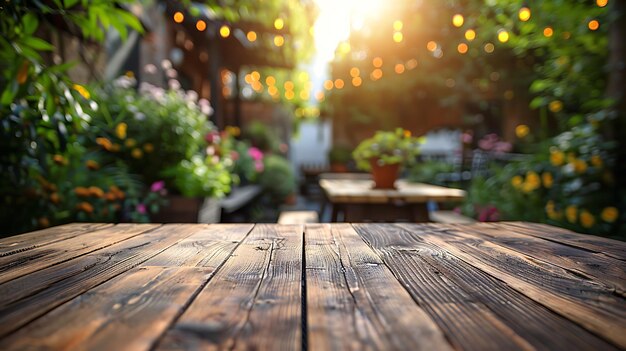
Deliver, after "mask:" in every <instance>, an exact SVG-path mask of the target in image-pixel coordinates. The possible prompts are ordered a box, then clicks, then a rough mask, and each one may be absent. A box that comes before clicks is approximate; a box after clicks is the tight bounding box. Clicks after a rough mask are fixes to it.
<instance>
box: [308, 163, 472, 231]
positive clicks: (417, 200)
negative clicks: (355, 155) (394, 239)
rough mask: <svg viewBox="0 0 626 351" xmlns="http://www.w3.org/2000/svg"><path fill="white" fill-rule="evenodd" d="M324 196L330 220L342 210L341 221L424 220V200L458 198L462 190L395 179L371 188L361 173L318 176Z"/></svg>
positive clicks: (461, 197)
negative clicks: (386, 186) (393, 186)
mask: <svg viewBox="0 0 626 351" xmlns="http://www.w3.org/2000/svg"><path fill="white" fill-rule="evenodd" d="M319 183H320V187H321V188H322V190H323V191H324V196H325V198H326V200H327V201H328V202H330V204H331V205H332V215H331V222H337V221H338V219H339V214H340V213H341V214H343V221H344V222H364V221H374V222H394V221H398V220H404V221H410V222H428V221H429V218H428V207H427V205H428V202H429V201H434V202H458V201H462V200H463V199H464V198H465V191H464V190H461V189H454V188H447V187H443V186H437V185H431V184H424V183H412V182H408V181H406V180H397V181H396V189H374V181H373V180H371V179H370V178H364V177H363V176H362V175H358V176H357V175H356V174H354V176H351V175H350V174H348V175H345V174H344V175H343V176H342V177H338V178H335V177H333V176H328V175H327V176H326V177H322V179H320V181H319Z"/></svg>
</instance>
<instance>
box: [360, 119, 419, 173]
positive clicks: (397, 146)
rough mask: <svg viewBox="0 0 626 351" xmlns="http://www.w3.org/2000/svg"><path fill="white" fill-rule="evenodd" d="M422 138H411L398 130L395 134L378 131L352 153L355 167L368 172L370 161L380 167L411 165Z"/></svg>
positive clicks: (402, 130) (405, 132)
mask: <svg viewBox="0 0 626 351" xmlns="http://www.w3.org/2000/svg"><path fill="white" fill-rule="evenodd" d="M423 142H424V139H423V138H415V137H412V136H411V133H410V132H409V131H406V130H404V129H401V128H398V129H396V131H395V132H384V131H378V132H376V134H374V136H373V137H371V138H369V139H365V140H363V141H362V142H361V143H360V144H359V145H358V146H357V147H356V149H355V150H354V152H353V153H352V157H354V160H355V161H356V163H357V167H358V168H360V169H363V170H366V171H367V170H370V169H371V166H370V161H375V162H378V163H379V164H380V165H389V164H396V163H412V162H414V161H415V159H416V157H417V155H419V151H420V149H419V147H420V144H422V143H423Z"/></svg>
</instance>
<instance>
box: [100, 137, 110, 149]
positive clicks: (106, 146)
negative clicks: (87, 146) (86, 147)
mask: <svg viewBox="0 0 626 351" xmlns="http://www.w3.org/2000/svg"><path fill="white" fill-rule="evenodd" d="M96 144H98V145H100V146H102V147H103V148H104V149H105V150H107V151H111V147H112V146H113V144H112V143H111V140H109V139H107V138H104V137H99V138H96Z"/></svg>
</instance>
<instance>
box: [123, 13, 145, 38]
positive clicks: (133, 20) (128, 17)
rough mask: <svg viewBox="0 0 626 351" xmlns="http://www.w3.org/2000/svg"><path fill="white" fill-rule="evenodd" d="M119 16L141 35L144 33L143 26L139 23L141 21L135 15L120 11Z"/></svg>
mask: <svg viewBox="0 0 626 351" xmlns="http://www.w3.org/2000/svg"><path fill="white" fill-rule="evenodd" d="M117 14H118V15H119V16H120V18H121V19H122V21H123V22H125V24H126V25H128V26H130V27H131V28H133V29H134V30H136V31H137V32H139V33H143V26H142V25H141V22H139V19H137V17H135V16H134V15H133V14H131V13H129V12H126V11H123V10H120V11H118V12H117Z"/></svg>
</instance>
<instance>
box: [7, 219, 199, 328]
mask: <svg viewBox="0 0 626 351" xmlns="http://www.w3.org/2000/svg"><path fill="white" fill-rule="evenodd" d="M197 230H198V229H197V227H196V226H195V225H165V226H162V227H160V228H158V229H156V230H154V231H150V232H146V233H144V234H142V235H141V236H139V237H135V238H132V239H129V240H126V241H123V242H121V243H118V244H115V245H112V246H109V247H107V248H104V249H102V250H99V251H96V252H92V253H90V254H87V255H84V256H81V257H79V258H76V259H74V260H71V261H67V262H63V263H61V264H58V265H55V266H51V267H48V268H46V269H42V270H39V271H36V272H34V273H31V274H30V275H28V276H23V277H20V278H17V279H14V280H11V281H9V282H7V283H4V284H0V306H1V307H0V337H2V336H5V335H7V334H9V333H10V332H12V331H14V330H16V329H18V328H20V327H21V326H23V325H24V324H26V323H28V322H30V321H32V320H33V319H35V318H37V317H39V316H41V315H43V314H45V313H47V312H48V311H50V310H52V309H54V308H55V307H57V306H59V305H61V304H63V303H64V302H66V301H68V300H70V299H72V298H74V297H76V296H78V295H80V294H83V293H85V292H86V291H88V290H89V289H91V288H93V287H95V286H97V285H99V284H102V283H104V282H106V281H107V280H109V279H111V278H113V277H115V276H117V275H119V274H121V273H124V272H126V271H128V270H129V269H131V268H134V267H136V266H138V265H139V264H141V263H142V262H144V261H146V260H148V259H149V258H151V257H153V256H155V255H157V254H158V253H160V252H162V251H163V250H165V249H166V248H168V247H170V246H171V245H174V244H175V243H176V242H178V241H179V240H182V239H184V238H186V237H187V236H189V235H191V234H193V233H194V232H196V231H197Z"/></svg>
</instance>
